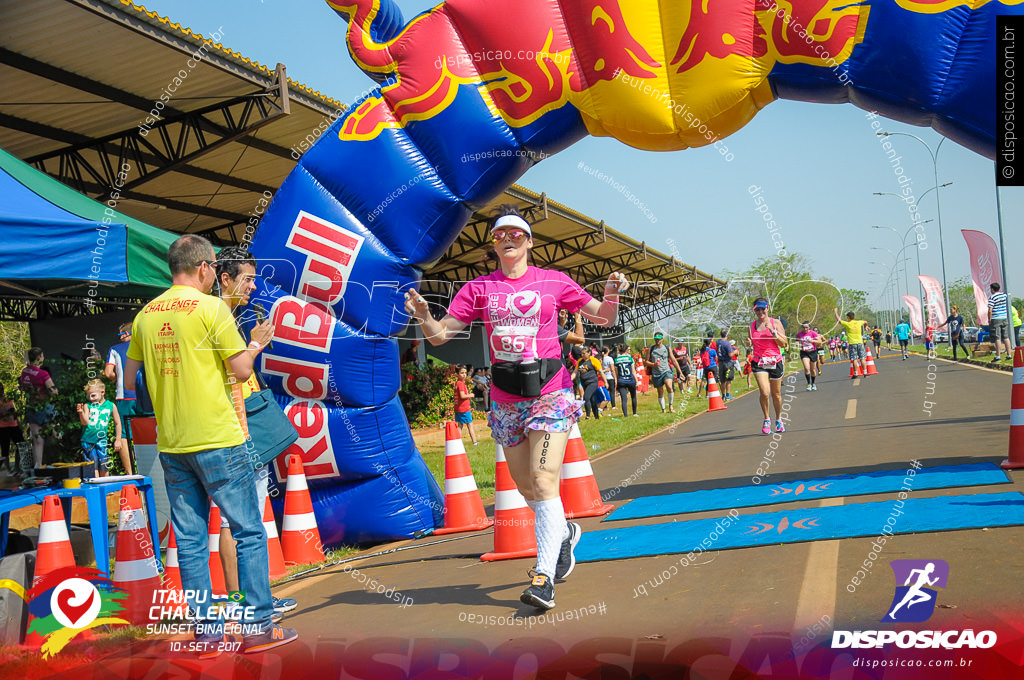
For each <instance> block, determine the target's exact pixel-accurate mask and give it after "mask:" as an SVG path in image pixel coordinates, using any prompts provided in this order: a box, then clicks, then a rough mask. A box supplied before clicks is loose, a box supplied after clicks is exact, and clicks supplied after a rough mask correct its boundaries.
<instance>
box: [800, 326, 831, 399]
mask: <svg viewBox="0 0 1024 680" xmlns="http://www.w3.org/2000/svg"><path fill="white" fill-rule="evenodd" d="M796 339H797V340H798V341H799V342H800V361H802V362H803V364H804V379H805V380H806V381H807V391H808V392H813V391H814V390H817V389H818V386H817V385H815V384H814V379H815V378H816V377H818V348H819V347H821V345H822V344H823V343H824V342H825V339H824V338H822V337H821V336H820V335H818V334H817V333H816V332H814V331H812V330H811V323H810V322H809V321H804V322H803V323H802V324H800V332H799V333H797V334H796Z"/></svg>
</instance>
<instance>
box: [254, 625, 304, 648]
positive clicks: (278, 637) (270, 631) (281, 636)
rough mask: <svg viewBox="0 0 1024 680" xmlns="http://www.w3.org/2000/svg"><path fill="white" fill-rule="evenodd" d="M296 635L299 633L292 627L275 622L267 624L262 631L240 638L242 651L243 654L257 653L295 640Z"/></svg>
mask: <svg viewBox="0 0 1024 680" xmlns="http://www.w3.org/2000/svg"><path fill="white" fill-rule="evenodd" d="M298 637H299V634H298V633H296V632H295V629H294V628H282V627H281V626H279V625H277V624H276V623H275V624H272V625H270V626H268V627H267V629H266V630H264V631H263V632H262V633H258V634H257V635H246V636H245V637H244V638H242V651H243V652H244V653H245V654H258V653H260V652H265V651H267V650H268V649H273V648H274V647H280V646H281V645H286V644H288V643H289V642H291V641H293V640H297V639H298Z"/></svg>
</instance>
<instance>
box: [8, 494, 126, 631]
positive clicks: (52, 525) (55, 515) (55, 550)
mask: <svg viewBox="0 0 1024 680" xmlns="http://www.w3.org/2000/svg"><path fill="white" fill-rule="evenodd" d="M104 530H106V528H104ZM97 557H99V556H97ZM73 566H75V555H74V552H73V551H72V549H71V538H70V537H69V536H68V525H67V523H65V521H64V509H63V508H62V507H61V504H60V497H59V496H47V497H46V498H44V499H43V515H42V520H41V521H40V522H39V540H38V544H37V546H36V565H35V571H34V572H33V575H32V582H33V583H39V582H40V581H41V580H42V579H43V577H45V576H46V575H47V574H50V573H53V572H55V571H57V570H58V569H64V568H66V567H73ZM33 618H35V617H33V616H32V615H31V614H29V615H28V621H27V624H26V627H25V630H26V633H25V644H26V645H28V646H29V647H41V646H42V645H43V642H44V639H43V636H42V635H40V634H39V633H36V632H31V633H30V632H27V631H28V628H29V627H31V625H32V619H33Z"/></svg>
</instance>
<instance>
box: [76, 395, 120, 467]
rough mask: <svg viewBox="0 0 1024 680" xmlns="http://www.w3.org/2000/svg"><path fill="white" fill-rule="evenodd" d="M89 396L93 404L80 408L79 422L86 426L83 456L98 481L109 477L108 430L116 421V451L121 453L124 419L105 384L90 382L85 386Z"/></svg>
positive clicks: (78, 406) (78, 407) (82, 405)
mask: <svg viewBox="0 0 1024 680" xmlns="http://www.w3.org/2000/svg"><path fill="white" fill-rule="evenodd" d="M84 389H85V396H86V398H87V399H88V400H89V401H88V402H87V403H84V404H76V405H75V409H76V410H77V411H78V419H79V421H80V422H81V423H82V427H83V428H84V429H83V430H82V453H83V455H84V456H85V461H86V462H91V463H92V464H93V469H94V474H93V476H94V477H106V476H107V468H108V464H107V429H108V428H109V425H110V419H111V418H113V419H114V450H115V451H120V450H121V419H120V418H118V417H117V407H116V406H115V405H114V404H113V402H111V401H110V400H109V399H107V386H106V385H104V384H103V381H102V380H90V381H89V382H88V383H86V385H85V388H84Z"/></svg>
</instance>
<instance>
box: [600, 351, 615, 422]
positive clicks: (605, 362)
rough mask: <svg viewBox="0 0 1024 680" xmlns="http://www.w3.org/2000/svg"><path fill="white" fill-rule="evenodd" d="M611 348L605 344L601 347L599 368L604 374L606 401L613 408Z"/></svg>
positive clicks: (613, 363)
mask: <svg viewBox="0 0 1024 680" xmlns="http://www.w3.org/2000/svg"><path fill="white" fill-rule="evenodd" d="M611 350H612V348H611V347H609V346H608V345H605V346H604V347H602V348H601V370H602V373H603V375H604V384H605V387H607V388H608V401H609V403H610V404H611V408H615V389H616V388H615V358H614V357H613V356H612V352H611Z"/></svg>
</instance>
